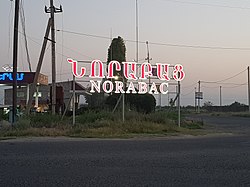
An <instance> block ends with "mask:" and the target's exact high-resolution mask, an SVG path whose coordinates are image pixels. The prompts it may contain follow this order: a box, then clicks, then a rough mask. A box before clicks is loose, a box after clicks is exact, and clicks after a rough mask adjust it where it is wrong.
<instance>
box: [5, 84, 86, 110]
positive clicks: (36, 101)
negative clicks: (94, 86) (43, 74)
mask: <svg viewBox="0 0 250 187" xmlns="http://www.w3.org/2000/svg"><path fill="white" fill-rule="evenodd" d="M28 90H29V86H19V87H18V89H17V105H18V106H20V108H25V107H26V104H27V98H28V95H29V94H28ZM75 90H76V108H78V104H79V100H80V95H83V96H85V95H86V94H87V91H86V88H85V87H83V86H82V85H81V84H79V83H77V82H76V83H75ZM50 93H51V84H49V85H39V86H38V87H37V93H35V94H34V95H32V97H33V101H32V105H33V107H35V108H36V109H37V110H38V111H44V110H47V109H49V108H50V107H51V94H50ZM72 95H73V81H65V82H58V83H56V111H57V112H58V113H62V112H63V111H64V109H65V107H67V106H68V108H67V110H72V106H73V99H71V98H72ZM4 104H5V105H12V89H5V90H4ZM37 105H38V106H37Z"/></svg>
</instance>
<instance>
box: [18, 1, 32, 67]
mask: <svg viewBox="0 0 250 187" xmlns="http://www.w3.org/2000/svg"><path fill="white" fill-rule="evenodd" d="M23 7H24V4H23V0H21V2H20V18H21V26H22V31H23V36H24V46H25V51H26V57H27V62H28V66H29V70H30V72H32V68H31V62H30V55H29V49H28V41H27V36H26V27H25V14H24V8H23Z"/></svg>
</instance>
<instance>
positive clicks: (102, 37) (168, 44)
mask: <svg viewBox="0 0 250 187" xmlns="http://www.w3.org/2000/svg"><path fill="white" fill-rule="evenodd" d="M57 31H60V32H65V33H69V34H75V35H80V36H87V37H93V38H100V39H108V40H110V37H107V36H100V35H93V34H86V33H79V32H74V31H68V30H57ZM124 41H125V42H133V43H135V42H136V41H135V40H128V39H124ZM138 43H140V44H145V43H146V42H143V41H138ZM149 44H150V45H158V46H167V47H181V48H194V49H213V50H242V51H249V50H250V48H244V47H220V46H202V45H186V44H173V43H159V42H149Z"/></svg>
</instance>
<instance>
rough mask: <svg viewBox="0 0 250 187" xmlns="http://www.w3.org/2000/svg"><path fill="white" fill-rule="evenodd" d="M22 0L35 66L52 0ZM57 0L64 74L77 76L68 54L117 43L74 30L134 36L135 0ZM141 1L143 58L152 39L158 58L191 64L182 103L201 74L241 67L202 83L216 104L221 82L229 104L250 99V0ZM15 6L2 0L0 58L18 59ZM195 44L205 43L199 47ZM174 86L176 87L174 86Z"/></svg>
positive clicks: (102, 52)
mask: <svg viewBox="0 0 250 187" xmlns="http://www.w3.org/2000/svg"><path fill="white" fill-rule="evenodd" d="M22 2H23V8H24V13H25V20H26V34H27V39H28V46H29V53H30V58H31V62H32V70H33V71H35V69H36V64H37V61H38V57H39V54H40V49H41V44H42V40H43V37H44V33H45V28H46V25H47V21H48V18H49V14H46V13H45V12H44V6H45V5H46V6H49V0H22ZM54 4H55V6H56V7H59V6H60V5H62V7H63V13H58V14H56V15H55V17H56V29H58V30H63V31H64V32H62V31H57V32H56V40H57V45H56V51H57V56H56V63H57V81H63V80H68V79H72V74H71V69H70V65H69V64H68V63H67V61H66V58H67V57H71V58H73V59H76V60H93V59H100V60H102V61H106V59H107V51H108V47H109V45H110V43H111V40H110V39H103V38H97V37H90V36H86V35H79V34H72V33H69V32H77V33H82V34H87V35H97V36H104V37H111V36H112V37H117V36H121V37H122V38H123V39H124V40H135V0H91V1H83V0H72V1H70V0H55V1H54ZM138 6H139V41H141V42H144V43H140V45H139V60H141V61H140V62H143V61H144V59H145V58H146V55H147V53H146V44H145V42H146V41H149V43H150V44H149V48H150V57H151V58H152V61H151V63H152V64H155V63H159V62H161V63H169V64H182V65H183V66H184V70H185V73H186V78H185V80H184V81H183V82H182V85H181V86H182V89H181V91H182V96H181V97H182V101H181V105H194V88H195V87H197V82H198V81H199V80H201V81H206V82H217V81H220V80H225V79H228V78H230V77H232V76H234V75H237V74H239V75H237V76H235V77H234V78H232V79H229V80H226V81H222V82H218V83H217V84H211V83H202V84H201V91H203V92H204V99H203V101H202V103H203V102H205V101H211V102H212V103H214V105H219V87H220V86H222V97H223V101H222V104H223V105H224V104H231V103H233V102H234V101H238V102H241V103H245V104H247V102H248V100H247V85H246V83H247V71H246V69H247V66H249V65H250V1H247V0H138ZM13 14H14V2H13V1H10V0H1V1H0V24H1V29H0V43H1V45H0V51H1V52H0V58H1V59H2V60H1V63H0V65H1V66H2V65H4V64H12V45H13ZM19 30H20V34H19V60H18V68H19V70H20V71H28V70H29V69H28V63H27V58H26V53H25V50H24V49H25V46H24V36H23V34H22V29H21V27H19ZM156 43H157V44H164V45H157V44H156ZM165 44H167V45H165ZM169 44H171V45H174V46H171V45H169ZM63 46H64V47H63ZM135 46H136V44H135V43H134V42H128V41H127V42H126V48H127V61H132V60H134V59H135V58H136V53H135V52H136V49H135ZM184 46H186V47H184ZM188 46H189V47H188ZM195 46H202V47H201V48H193V47H195ZM203 47H205V48H203ZM209 47H211V48H209ZM228 48H231V49H228ZM50 55H51V51H50V45H48V48H47V50H46V57H45V60H44V63H43V67H42V73H44V74H46V75H49V77H50V79H51V62H50V61H51V60H50ZM244 70H245V71H244ZM240 72H242V73H240ZM232 83H233V84H232ZM239 84H244V85H239ZM174 89H175V88H174V87H170V88H169V90H170V91H171V90H174ZM170 97H174V96H172V95H171V96H170ZM162 104H163V105H166V104H167V96H164V97H163V98H162Z"/></svg>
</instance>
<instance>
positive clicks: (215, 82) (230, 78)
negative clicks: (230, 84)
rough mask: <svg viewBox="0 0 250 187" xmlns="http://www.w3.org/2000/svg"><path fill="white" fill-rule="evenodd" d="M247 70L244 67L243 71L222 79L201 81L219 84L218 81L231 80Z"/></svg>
mask: <svg viewBox="0 0 250 187" xmlns="http://www.w3.org/2000/svg"><path fill="white" fill-rule="evenodd" d="M245 71H247V69H244V70H243V71H241V72H239V73H237V74H235V75H233V76H231V77H228V78H226V79H222V80H218V81H200V82H201V83H212V84H217V83H221V82H224V81H227V80H230V79H233V78H235V77H237V76H239V75H240V74H242V73H244V72H245Z"/></svg>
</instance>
